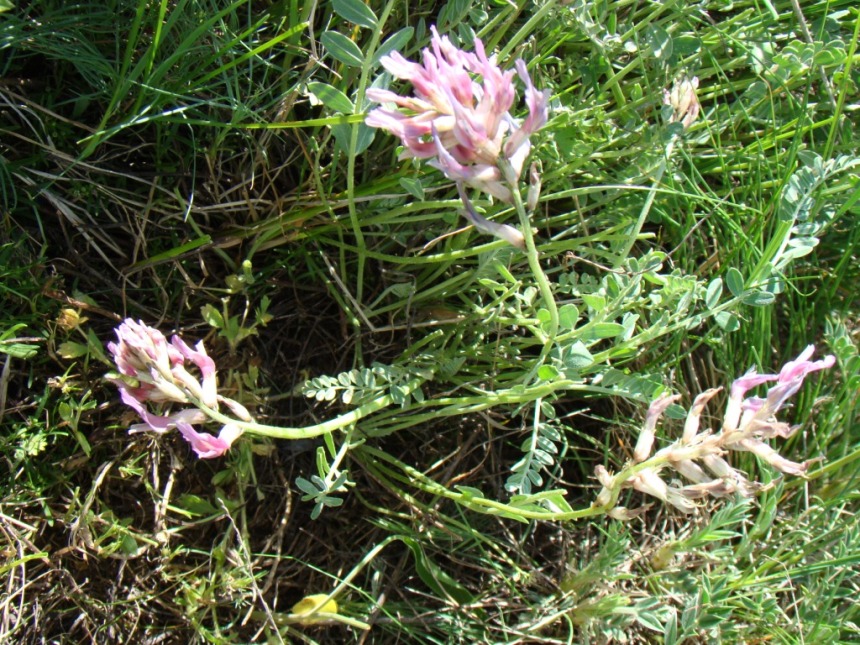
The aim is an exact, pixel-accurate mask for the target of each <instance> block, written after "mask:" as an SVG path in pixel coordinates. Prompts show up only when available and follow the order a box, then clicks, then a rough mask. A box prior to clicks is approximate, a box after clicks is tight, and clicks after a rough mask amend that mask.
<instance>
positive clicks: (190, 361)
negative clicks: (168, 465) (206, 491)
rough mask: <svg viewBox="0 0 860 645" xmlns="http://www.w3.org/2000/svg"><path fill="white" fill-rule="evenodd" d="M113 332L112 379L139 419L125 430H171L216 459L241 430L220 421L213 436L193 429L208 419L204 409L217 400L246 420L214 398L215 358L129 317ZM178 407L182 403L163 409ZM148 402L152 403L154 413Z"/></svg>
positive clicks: (235, 406)
mask: <svg viewBox="0 0 860 645" xmlns="http://www.w3.org/2000/svg"><path fill="white" fill-rule="evenodd" d="M116 335H117V342H115V343H108V350H110V352H111V354H113V358H114V362H115V363H116V365H117V369H118V371H119V374H120V376H113V377H111V380H113V381H114V383H115V384H116V385H117V387H118V388H119V394H120V398H121V399H122V400H123V402H124V403H125V404H126V405H128V406H129V407H130V408H132V409H133V410H134V411H135V412H137V414H138V415H140V418H141V419H142V420H143V423H139V424H135V425H133V426H131V428H130V429H129V431H130V432H142V431H146V430H150V431H153V432H157V433H159V434H162V433H164V432H167V431H168V430H171V429H173V428H176V429H178V430H179V431H180V433H181V434H182V436H183V437H185V439H186V440H187V441H188V442H189V443H190V444H191V446H192V448H193V449H194V450H195V452H197V454H198V455H199V456H200V457H201V458H210V457H217V456H220V455H221V454H223V453H224V452H225V451H226V450H227V449H229V447H230V445H231V444H232V443H233V441H234V440H235V439H236V438H237V437H238V436H239V435H240V434H241V430H240V429H239V426H237V425H233V424H228V425H225V426H224V428H223V429H222V431H221V433H220V434H219V435H218V437H213V436H212V435H210V434H208V433H205V432H204V433H198V432H197V431H196V430H194V429H193V428H192V427H191V426H192V424H201V423H205V422H207V421H209V420H210V417H209V416H208V414H207V411H217V410H218V403H219V401H221V402H224V403H225V404H227V407H229V408H230V410H231V411H233V412H234V414H236V415H237V416H239V417H240V418H241V419H242V420H245V421H248V420H250V414H249V413H248V411H247V410H246V409H245V408H244V407H243V406H242V405H240V404H239V403H237V402H236V401H232V400H230V399H226V398H224V397H221V396H219V394H218V390H217V382H216V367H215V362H214V361H213V360H212V358H211V357H210V356H209V355H208V354H207V353H206V348H205V347H204V346H203V343H202V342H199V343H197V345H196V346H195V347H193V348H192V347H191V346H189V345H188V344H187V343H186V342H185V341H184V340H182V338H180V337H179V336H174V337H173V338H172V339H171V341H170V343H168V342H167V339H166V338H165V337H164V334H162V333H161V332H160V331H158V330H157V329H154V328H153V327H149V326H148V325H145V324H144V323H143V322H140V321H134V320H131V319H130V318H129V319H126V320H124V321H123V322H122V324H121V325H120V326H119V327H118V328H117V330H116ZM190 369H193V370H195V371H197V372H199V374H200V376H199V377H198V376H195V375H194V374H192V372H191V371H189V370H190ZM177 405H179V406H185V407H181V408H179V409H168V410H163V409H162V408H169V407H175V406H177ZM151 406H156V411H154V410H153V409H152V407H151Z"/></svg>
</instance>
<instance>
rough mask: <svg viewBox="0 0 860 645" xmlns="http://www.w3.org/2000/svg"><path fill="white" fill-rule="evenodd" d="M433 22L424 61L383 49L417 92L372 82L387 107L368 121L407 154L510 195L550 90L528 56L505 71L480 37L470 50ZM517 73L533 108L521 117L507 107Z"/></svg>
mask: <svg viewBox="0 0 860 645" xmlns="http://www.w3.org/2000/svg"><path fill="white" fill-rule="evenodd" d="M431 30H432V34H433V35H432V38H431V40H430V47H428V48H426V49H425V50H424V51H423V52H422V64H418V63H414V62H412V61H409V60H407V59H405V58H404V57H403V56H402V55H400V54H399V53H398V52H393V53H391V54H390V55H388V56H383V57H382V59H381V62H382V64H383V66H384V67H385V69H386V70H388V72H390V73H391V74H392V75H393V76H395V77H396V78H399V79H402V80H407V81H409V82H410V83H411V84H412V88H413V92H414V96H400V95H398V94H395V93H394V92H391V91H389V90H383V89H376V88H373V89H370V90H368V91H367V97H368V98H369V99H370V100H371V101H375V102H377V103H380V104H382V107H378V108H376V109H374V110H372V111H371V112H370V113H369V114H368V115H367V118H366V120H365V123H366V124H367V125H369V126H371V127H374V128H382V129H385V130H388V131H389V132H390V133H391V134H393V135H395V136H397V137H399V138H400V140H401V141H402V143H403V146H404V151H403V154H402V157H404V158H408V157H416V158H419V159H429V160H430V161H429V163H430V165H432V166H434V167H435V168H438V169H439V170H441V171H442V172H443V173H444V174H445V176H447V177H448V178H449V179H453V180H454V181H456V182H457V183H458V184H465V185H468V186H471V187H473V188H477V189H478V190H481V191H483V192H485V193H488V194H490V195H493V196H494V197H497V198H498V199H501V200H503V201H507V202H510V201H511V200H512V194H511V190H512V189H514V188H512V186H511V183H513V182H515V181H516V180H518V179H519V177H520V174H521V173H522V169H523V164H524V162H525V159H526V156H527V155H528V152H529V147H530V144H529V137H531V135H532V134H534V133H535V132H536V131H537V130H538V129H540V128H541V127H543V125H544V124H545V123H546V121H547V118H548V116H547V115H548V104H549V96H550V94H549V91H548V90H544V91H538V90H536V89H535V87H534V85H533V83H532V81H531V78H530V77H529V74H528V70H527V69H526V65H525V63H524V62H523V61H521V60H518V61H517V62H516V72H514V71H513V70H508V71H502V70H501V69H500V68H499V66H498V64H497V63H496V58H495V56H490V57H488V56H487V54H486V52H485V51H484V45H483V43H482V42H481V41H480V39H476V40H475V51H474V52H465V51H463V50H461V49H458V48H457V47H455V46H454V45H453V43H451V41H450V39H449V38H448V37H447V36H440V35H439V32H438V31H436V28H435V27H432V29H431ZM515 75H516V76H519V78H520V79H521V81H522V82H523V84H524V85H525V87H526V89H525V100H526V105H527V106H528V110H529V114H528V116H527V117H526V118H525V120H523V121H522V123H520V122H519V121H517V120H516V119H514V118H513V117H512V116H511V114H510V112H509V110H510V109H511V106H512V105H513V104H514V100H515V98H516V90H515V87H514V82H513V79H514V76H515ZM500 160H504V162H505V165H504V167H505V168H507V169H509V170H508V172H507V173H505V172H503V170H502V166H501V165H500Z"/></svg>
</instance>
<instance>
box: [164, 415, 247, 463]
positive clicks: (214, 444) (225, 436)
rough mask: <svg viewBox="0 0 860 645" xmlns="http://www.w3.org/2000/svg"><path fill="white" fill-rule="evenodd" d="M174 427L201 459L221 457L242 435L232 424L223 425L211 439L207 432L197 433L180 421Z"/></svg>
mask: <svg viewBox="0 0 860 645" xmlns="http://www.w3.org/2000/svg"><path fill="white" fill-rule="evenodd" d="M176 427H177V428H178V429H179V432H181V433H182V436H183V437H185V440H186V441H187V442H188V443H190V444H191V448H192V450H194V452H196V453H197V456H198V457H200V458H201V459H213V458H215V457H220V456H222V455H223V454H224V453H226V452H227V451H228V450H229V449H230V446H231V445H233V442H234V441H236V439H238V438H239V435H241V434H242V431H241V430H240V429H239V427H238V426H235V425H233V424H232V423H229V424H227V425H225V426H224V427H223V428H222V429H221V432H220V433H218V436H217V437H213V436H212V435H211V434H209V433H208V432H197V431H196V430H195V429H194V428H192V427H191V426H190V425H188V424H187V423H182V422H181V421H180V422H179V423H177V424H176Z"/></svg>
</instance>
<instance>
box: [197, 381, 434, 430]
mask: <svg viewBox="0 0 860 645" xmlns="http://www.w3.org/2000/svg"><path fill="white" fill-rule="evenodd" d="M422 383H424V379H420V378H416V379H412V380H411V381H409V382H408V383H407V384H406V385H404V386H402V388H403V389H404V390H405V394H407V395H408V394H411V393H412V392H414V391H415V390H416V389H418V388H419V387H420V386H421V384H422ZM393 402H394V401H393V399H392V398H391V396H390V395H388V394H386V395H384V396H381V397H379V398H378V399H374V400H373V401H370V402H368V403H365V404H364V405H362V406H359V407H357V408H356V409H355V410H351V411H350V412H347V413H346V414H342V415H340V416H339V417H335V418H334V419H329V420H328V421H323V422H322V423H317V424H316V425H312V426H306V427H304V428H287V427H283V426H270V425H266V424H264V423H257V422H256V421H239V420H237V419H234V418H232V417H228V416H227V415H226V414H222V413H221V412H219V411H218V410H214V409H212V408H210V407H208V406H206V405H203V403H202V402H198V401H195V402H194V403H195V405H196V406H197V407H198V408H200V410H202V411H203V412H205V413H206V415H207V416H208V417H209V418H210V419H212V420H213V421H217V422H218V423H224V424H227V423H229V424H232V425H234V426H238V427H239V428H241V429H242V430H244V431H245V432H250V433H252V434H258V435H262V436H264V437H272V438H273V439H310V438H311V437H318V436H320V435H324V434H327V433H329V432H333V431H334V430H339V429H341V428H345V427H346V426H348V425H351V424H353V423H355V422H356V421H358V420H359V419H362V418H364V417H366V416H367V415H369V414H372V413H374V412H377V411H378V410H382V409H383V408H387V407H388V406H389V405H391V404H392V403H393Z"/></svg>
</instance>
